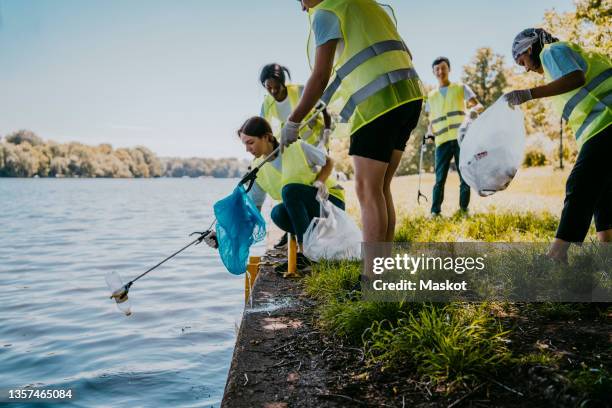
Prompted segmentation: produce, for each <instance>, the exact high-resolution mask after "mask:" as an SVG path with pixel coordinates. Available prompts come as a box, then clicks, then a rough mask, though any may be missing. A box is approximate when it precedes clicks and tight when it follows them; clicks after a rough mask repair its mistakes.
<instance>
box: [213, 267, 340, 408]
mask: <svg viewBox="0 0 612 408" xmlns="http://www.w3.org/2000/svg"><path fill="white" fill-rule="evenodd" d="M251 293H252V305H250V307H247V309H245V313H244V315H243V318H242V322H241V325H240V330H239V333H238V338H237V340H236V347H235V349H234V355H233V358H232V363H231V367H230V371H229V374H228V378H227V383H226V386H225V393H224V396H223V401H222V404H221V407H223V408H234V407H249V408H251V407H263V408H288V407H322V406H325V407H337V406H346V405H345V404H343V403H341V402H338V403H336V402H335V401H332V400H329V394H330V392H329V390H328V389H327V387H326V379H327V378H328V377H329V375H331V374H330V373H329V372H328V371H327V370H326V368H325V364H324V361H322V359H324V358H323V357H322V356H320V355H318V353H317V351H315V350H311V349H312V348H315V349H316V348H317V347H316V344H319V340H318V337H319V336H320V334H319V332H318V331H317V329H316V328H315V327H314V326H313V318H314V316H313V311H314V304H313V302H312V301H311V300H310V299H309V298H308V297H306V296H305V295H304V293H303V289H302V284H301V281H300V280H291V279H285V278H283V277H282V276H280V275H277V274H276V273H275V272H274V271H273V267H272V266H271V265H262V266H260V271H259V275H258V277H257V279H256V281H255V285H254V287H253V290H252V292H251ZM310 345H313V346H310Z"/></svg>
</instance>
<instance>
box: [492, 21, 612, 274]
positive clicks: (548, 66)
mask: <svg viewBox="0 0 612 408" xmlns="http://www.w3.org/2000/svg"><path fill="white" fill-rule="evenodd" d="M512 56H513V58H514V60H515V61H516V63H517V64H519V65H521V66H523V67H525V69H526V70H527V71H533V72H537V73H539V74H542V75H544V78H545V79H546V84H544V85H542V86H537V87H535V88H531V89H521V90H515V91H512V92H509V93H507V94H505V95H504V97H505V99H506V101H507V102H508V103H509V104H510V105H520V104H522V103H524V102H527V101H529V100H531V99H538V98H546V97H552V99H553V106H554V108H555V110H556V111H557V113H558V114H560V115H561V116H562V117H563V119H565V121H566V122H567V123H568V124H569V127H570V128H571V129H572V131H573V133H574V136H575V137H576V142H577V144H578V148H579V153H578V158H577V159H576V163H575V164H574V167H573V168H572V171H571V173H570V175H569V177H568V179H567V183H566V192H565V202H564V204H563V211H562V213H561V219H560V222H559V227H558V229H557V233H556V235H555V239H554V241H553V243H552V245H551V247H550V249H549V251H548V256H549V257H550V258H552V259H554V260H558V261H561V262H565V263H567V252H568V249H569V246H570V245H571V243H581V242H583V241H584V239H585V238H586V235H587V233H588V230H589V227H590V225H591V219H592V218H593V217H594V218H595V227H596V230H597V236H598V239H599V240H600V241H602V242H612V165H610V154H611V153H612V130H611V128H610V123H611V122H612V66H611V63H610V58H609V57H608V56H607V55H603V54H600V53H595V52H589V51H586V50H584V49H583V48H581V47H580V46H579V45H577V44H574V43H569V42H562V41H559V40H558V39H557V38H555V37H553V36H552V35H551V34H550V33H548V32H547V31H545V30H543V29H540V28H529V29H526V30H523V31H521V32H520V33H519V34H518V35H517V36H516V37H515V39H514V42H513V43H512Z"/></svg>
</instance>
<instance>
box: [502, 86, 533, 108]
mask: <svg viewBox="0 0 612 408" xmlns="http://www.w3.org/2000/svg"><path fill="white" fill-rule="evenodd" d="M504 99H505V100H506V102H508V104H509V105H511V106H516V105H520V104H522V103H525V102H527V101H530V100H532V99H533V97H532V96H531V91H530V90H529V89H519V90H517V91H512V92H508V93H507V94H505V95H504Z"/></svg>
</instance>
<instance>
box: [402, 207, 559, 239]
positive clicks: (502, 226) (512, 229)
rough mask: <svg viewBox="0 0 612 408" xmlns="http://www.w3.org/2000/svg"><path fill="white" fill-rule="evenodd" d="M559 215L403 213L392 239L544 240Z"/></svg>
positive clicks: (554, 226) (528, 213) (522, 213)
mask: <svg viewBox="0 0 612 408" xmlns="http://www.w3.org/2000/svg"><path fill="white" fill-rule="evenodd" d="M558 222H559V219H558V218H557V217H555V216H553V215H552V214H550V213H548V212H543V213H534V212H488V213H475V214H473V215H470V216H468V217H465V216H462V215H461V214H459V213H457V214H456V215H454V216H452V217H436V218H428V217H427V216H425V215H415V216H409V217H406V218H405V219H404V220H403V221H402V222H401V223H400V224H399V227H398V229H397V232H396V234H395V241H396V242H457V241H484V242H520V241H522V242H548V241H550V240H551V239H552V238H553V237H554V234H555V231H556V229H557V225H558Z"/></svg>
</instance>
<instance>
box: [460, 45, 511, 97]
mask: <svg viewBox="0 0 612 408" xmlns="http://www.w3.org/2000/svg"><path fill="white" fill-rule="evenodd" d="M505 71H506V69H505V67H504V57H503V56H501V55H500V54H494V53H493V50H492V49H491V48H488V47H483V48H479V49H477V50H476V55H475V56H474V58H473V59H472V61H471V62H470V64H468V65H466V66H464V67H463V76H462V81H463V82H464V83H465V84H466V85H469V86H470V88H472V90H473V91H474V93H475V94H476V98H477V99H478V100H479V101H480V103H482V105H483V106H484V107H485V108H487V107H489V106H491V105H492V104H493V102H495V101H496V100H497V99H498V98H499V97H500V96H501V95H502V94H503V92H504V88H505V87H506V84H507V80H506V72H505Z"/></svg>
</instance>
